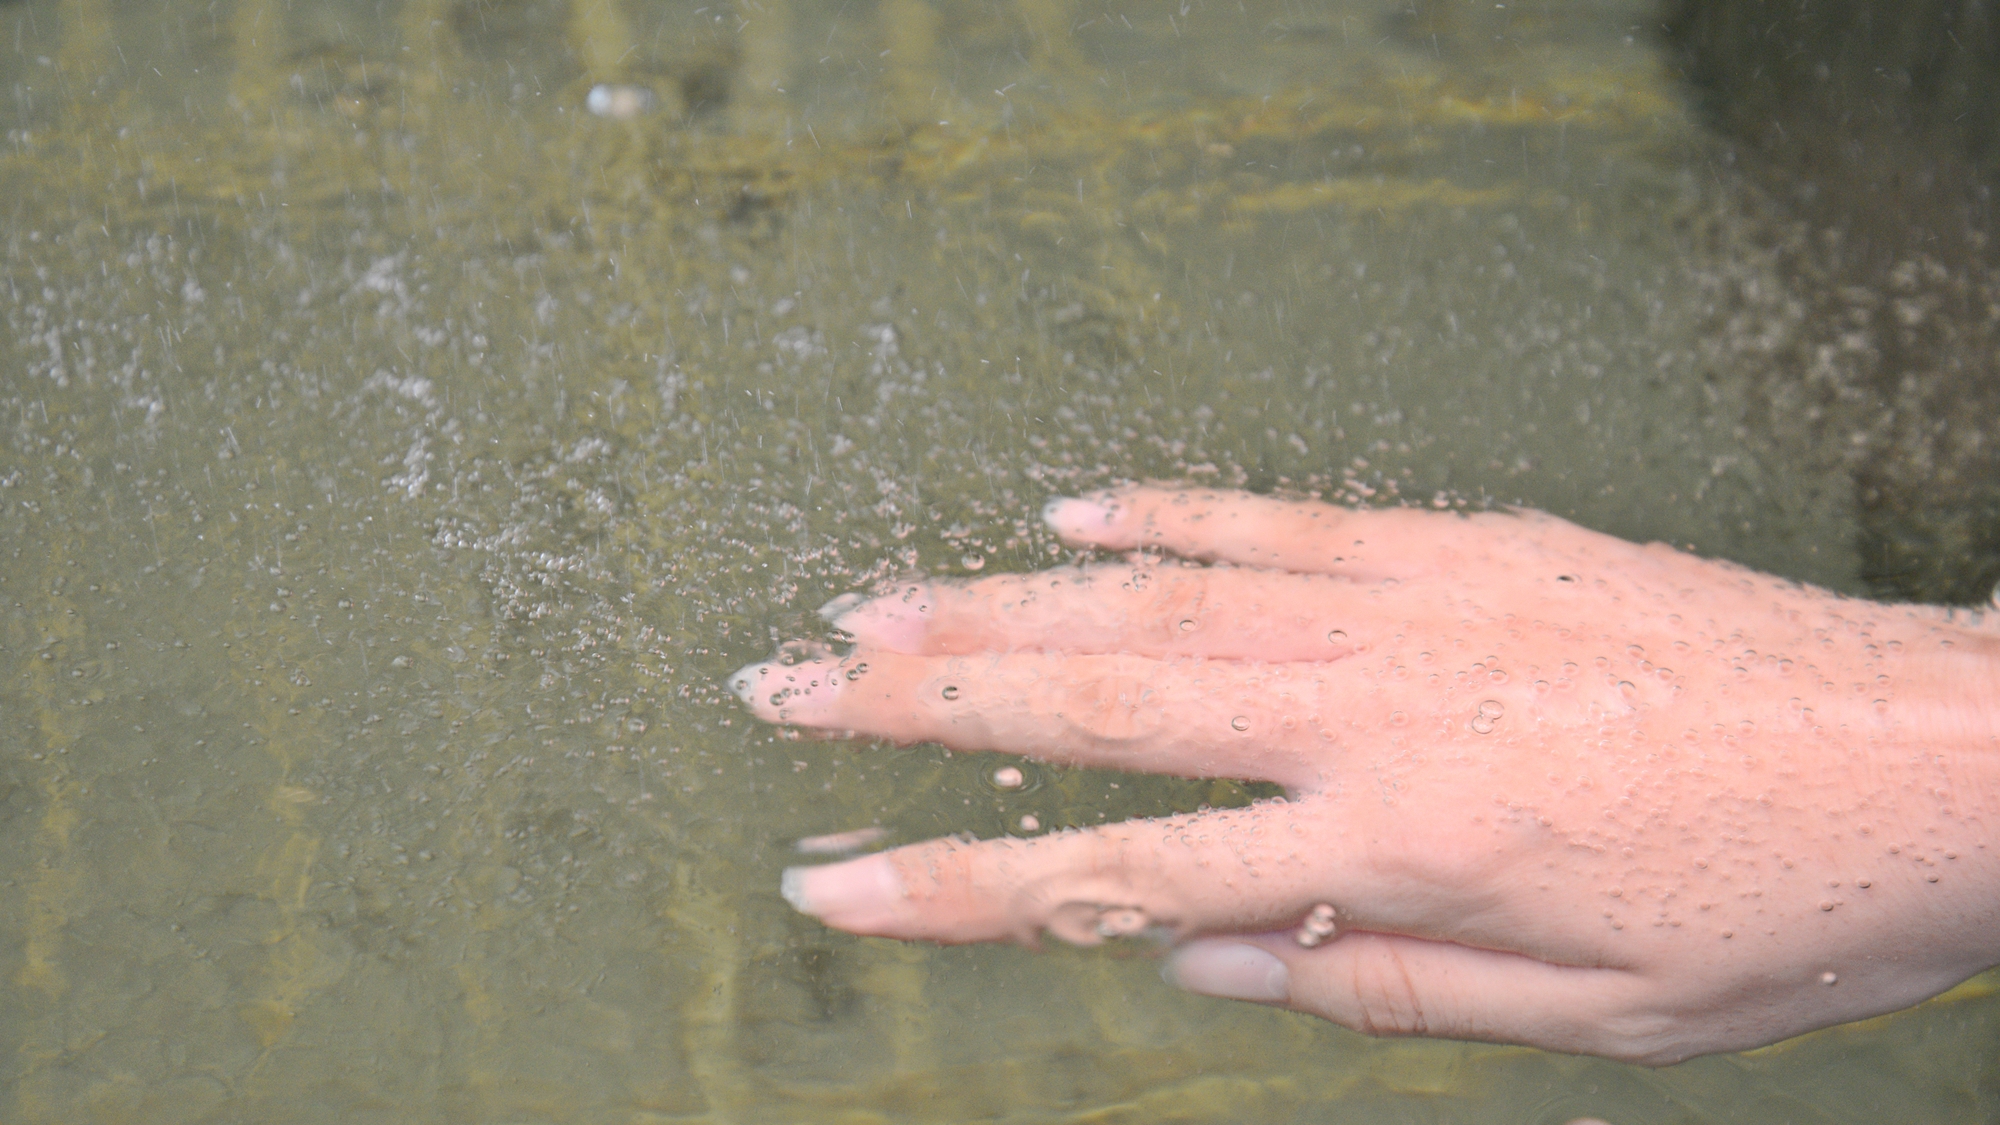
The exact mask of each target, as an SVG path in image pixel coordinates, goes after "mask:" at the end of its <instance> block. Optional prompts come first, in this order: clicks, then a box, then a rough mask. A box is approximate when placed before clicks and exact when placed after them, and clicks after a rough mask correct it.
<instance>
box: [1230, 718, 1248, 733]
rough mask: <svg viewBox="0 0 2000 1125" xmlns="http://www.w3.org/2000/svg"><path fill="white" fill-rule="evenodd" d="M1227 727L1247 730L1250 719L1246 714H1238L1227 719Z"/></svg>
mask: <svg viewBox="0 0 2000 1125" xmlns="http://www.w3.org/2000/svg"><path fill="white" fill-rule="evenodd" d="M1229 727H1230V729H1231V730H1249V729H1250V719H1249V717H1248V716H1247V715H1238V716H1236V717H1235V718H1233V719H1231V720H1229Z"/></svg>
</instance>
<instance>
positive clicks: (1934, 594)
mask: <svg viewBox="0 0 2000 1125" xmlns="http://www.w3.org/2000/svg"><path fill="white" fill-rule="evenodd" d="M1667 15H1668V19H1667V27H1668V32H1669V36H1670V39H1671V41H1672V43H1673V45H1674V48H1675V50H1676V52H1677V54H1678V56H1679V60H1680V62H1681V65H1682V67H1683V69H1684V73H1685V74H1686V76H1687V78H1688V79H1689V80H1690V82H1691V83H1692V84H1693V86H1694V87H1695V91H1696V95H1697V98H1698V100H1699V102H1700V104H1701V106H1702V109H1703V111H1704V113H1705V115H1706V116H1707V117H1708V119H1709V120H1710V122H1711V123H1712V124H1713V125H1715V126H1716V127H1717V128H1718V129H1719V130H1720V131H1721V132H1722V133H1723V134H1724V135H1725V136H1727V137H1728V138H1730V140H1731V142H1732V144H1733V146H1734V148H1733V151H1731V152H1729V153H1727V154H1726V156H1727V157H1728V158H1730V159H1732V160H1734V161H1735V162H1736V163H1738V164H1739V166H1740V167H1741V168H1742V169H1743V170H1744V171H1745V172H1747V173H1748V178H1749V179H1750V181H1751V182H1752V183H1753V184H1756V185H1758V186H1760V187H1761V188H1762V189H1763V190H1764V192H1765V193H1766V197H1767V201H1768V203H1769V210H1768V213H1767V214H1766V215H1765V216H1763V221H1764V222H1765V223H1766V225H1767V229H1765V230H1764V231H1763V232H1761V233H1762V235H1763V237H1765V238H1768V240H1769V245H1771V246H1772V247H1773V248H1774V249H1775V250H1776V251H1777V252H1778V253H1779V254H1780V256H1781V259H1782V260H1783V261H1784V262H1785V263H1786V265H1787V267H1788V270H1789V272H1791V273H1792V274H1793V275H1794V279H1795V282H1796V285H1795V289H1796V291H1797V292H1798V293H1799V294H1803V295H1804V296H1805V298H1806V301H1807V303H1808V304H1809V306H1810V307H1809V308H1808V310H1807V311H1806V315H1805V317H1804V319H1803V323H1802V330H1801V331H1800V332H1798V333H1796V334H1794V335H1793V336H1792V337H1791V338H1790V339H1789V340H1788V341H1787V342H1786V344H1785V345H1784V346H1783V347H1781V348H1779V349H1778V350H1777V351H1776V352H1775V353H1774V354H1770V355H1768V356H1763V357H1757V356H1751V355H1746V356H1745V357H1744V358H1745V361H1746V362H1749V363H1752V364H1757V365H1759V366H1765V367H1766V368H1767V369H1766V370H1761V371H1757V372H1755V375H1756V376H1758V377H1760V378H1762V379H1763V380H1764V381H1765V382H1766V383H1767V389H1768V391H1769V392H1770V393H1769V394H1768V395H1767V396H1766V399H1767V401H1769V402H1771V403H1773V404H1780V405H1774V409H1785V410H1790V411H1798V410H1801V409H1802V410H1804V411H1805V412H1806V414H1807V416H1808V418H1807V420H1808V421H1809V422H1810V423H1812V425H1811V426H1810V429H1812V430H1813V431H1814V433H1815V434H1816V437H1817V440H1818V442H1819V443H1820V445H1821V448H1822V449H1823V450H1825V451H1826V452H1827V453H1828V454H1830V455H1833V456H1838V457H1840V458H1841V459H1842V460H1844V461H1845V462H1847V464H1848V465H1849V467H1850V471H1851V473H1852V475H1853V479H1854V487H1855V496H1856V507H1857V510H1858V511H1859V513H1860V516H1861V520H1862V531H1861V533H1860V534H1861V542H1860V543H1859V549H1860V550H1859V553H1860V556H1861V559H1862V562H1863V573H1862V577H1863V578H1864V579H1865V580H1866V581H1867V582H1868V584H1869V586H1870V588H1871V589H1872V590H1873V591H1874V592H1875V593H1876V594H1878V595H1880V596H1883V597H1895V598H1910V599H1918V600H1926V601H1946V602H1955V603H1975V602H1984V601H1986V600H1987V599H1988V598H1989V597H1990V596H1991V594H1992V593H1993V589H1994V584H1995V582H1996V580H2000V434H1996V433H1994V432H1993V428H1994V425H1995V422H1994V420H1995V419H2000V378H1996V377H2000V253H1996V247H1995V246H1994V244H1993V242H1992V241H1991V237H1990V232H1991V229H1992V218H1993V211H1994V198H1993V195H1994V192H1993V189H1994V186H1995V184H1996V181H2000V104H1996V99H1995V91H1996V90H2000V20H1996V19H1995V17H1994V16H1993V14H1992V13H1991V12H1989V11H1987V10H1986V9H1985V7H1984V6H1982V5H1981V4H1979V3H1977V2H1974V0H1916V2H1914V3H1907V4H1897V5H1882V4H1871V3H1868V2H1866V0H1835V2H1833V3H1819V4H1812V5H1799V4H1791V3H1778V2H1765V0H1752V2H1747V3H1738V2H1730V3H1725V2H1721V0H1671V2H1670V3H1669V5H1668V13H1667ZM1725 315H1726V314H1725ZM1760 361H1761V362H1760ZM1776 421H1778V422H1779V423H1780V424H1781V425H1782V424H1783V422H1784V421H1785V420H1776Z"/></svg>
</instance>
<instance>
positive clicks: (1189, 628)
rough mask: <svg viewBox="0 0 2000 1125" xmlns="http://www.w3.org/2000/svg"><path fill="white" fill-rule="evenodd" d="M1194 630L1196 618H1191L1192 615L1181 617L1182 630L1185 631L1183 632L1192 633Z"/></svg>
mask: <svg viewBox="0 0 2000 1125" xmlns="http://www.w3.org/2000/svg"><path fill="white" fill-rule="evenodd" d="M1193 631H1194V619H1193V618H1191V617H1184V618H1182V619H1181V632H1183V633H1190V632H1193Z"/></svg>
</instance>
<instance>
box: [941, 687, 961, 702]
mask: <svg viewBox="0 0 2000 1125" xmlns="http://www.w3.org/2000/svg"><path fill="white" fill-rule="evenodd" d="M938 694H939V695H942V696H944V697H945V700H946V701H947V702H949V701H950V700H953V699H957V698H958V685H957V684H946V685H945V686H944V690H943V691H941V692H939V693H938Z"/></svg>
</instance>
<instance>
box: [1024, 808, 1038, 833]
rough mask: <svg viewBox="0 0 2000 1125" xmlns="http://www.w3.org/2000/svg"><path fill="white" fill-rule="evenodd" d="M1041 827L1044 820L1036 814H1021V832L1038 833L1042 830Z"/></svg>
mask: <svg viewBox="0 0 2000 1125" xmlns="http://www.w3.org/2000/svg"><path fill="white" fill-rule="evenodd" d="M1041 827H1042V818H1040V817H1038V816H1036V815H1035V814H1034V813H1022V814H1021V831H1023V832H1038V831H1040V830H1041Z"/></svg>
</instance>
